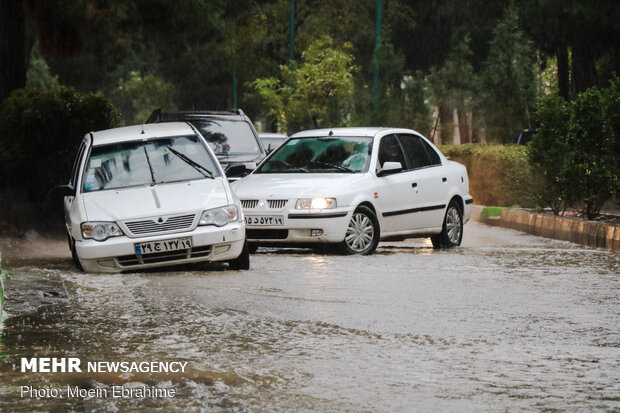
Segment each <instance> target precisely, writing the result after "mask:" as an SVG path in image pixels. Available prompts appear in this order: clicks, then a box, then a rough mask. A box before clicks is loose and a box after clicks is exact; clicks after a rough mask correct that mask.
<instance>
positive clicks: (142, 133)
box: [140, 123, 144, 135]
mask: <svg viewBox="0 0 620 413" xmlns="http://www.w3.org/2000/svg"><path fill="white" fill-rule="evenodd" d="M140 134H141V135H144V123H143V124H142V132H140Z"/></svg>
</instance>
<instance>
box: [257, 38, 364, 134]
mask: <svg viewBox="0 0 620 413" xmlns="http://www.w3.org/2000/svg"><path fill="white" fill-rule="evenodd" d="M350 48H351V45H350V44H347V43H345V44H344V45H343V47H342V48H336V47H335V45H334V41H333V39H332V38H331V37H329V36H327V35H325V36H322V37H321V38H319V39H318V40H316V41H315V42H313V43H312V44H310V46H309V47H308V49H306V50H305V51H304V52H303V53H302V56H301V62H300V64H299V66H298V67H297V68H296V69H295V70H294V71H293V72H289V71H288V68H287V67H286V66H282V67H281V77H280V78H279V79H278V78H267V79H257V80H256V81H254V83H253V86H254V88H255V89H256V91H257V93H258V94H259V95H260V96H261V97H262V98H263V101H264V103H265V104H266V105H267V107H268V108H269V114H270V115H272V116H274V117H275V118H276V119H277V120H278V122H279V123H280V128H281V129H282V130H285V129H287V128H294V129H297V128H301V127H303V126H306V125H309V124H311V125H312V126H313V127H315V128H318V127H319V126H321V125H322V124H323V123H324V120H325V117H326V116H327V114H328V111H329V109H330V108H332V110H333V108H334V107H336V108H338V107H339V106H342V105H346V103H348V100H349V98H350V96H351V94H352V92H353V72H354V71H355V66H354V65H353V56H352V55H351V54H350V53H348V52H347V49H350ZM336 110H338V109H336Z"/></svg>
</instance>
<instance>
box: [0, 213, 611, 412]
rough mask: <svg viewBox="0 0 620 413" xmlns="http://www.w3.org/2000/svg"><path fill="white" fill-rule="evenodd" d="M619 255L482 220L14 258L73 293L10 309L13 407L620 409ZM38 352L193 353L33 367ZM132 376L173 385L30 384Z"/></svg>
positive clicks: (2, 391) (4, 402)
mask: <svg viewBox="0 0 620 413" xmlns="http://www.w3.org/2000/svg"><path fill="white" fill-rule="evenodd" d="M619 257H620V256H619V255H618V254H617V253H613V252H609V251H603V250H596V249H586V248H582V247H580V246H577V245H575V244H570V243H566V242H560V241H552V240H548V239H544V238H538V237H533V236H529V235H525V234H523V233H519V232H516V231H511V230H505V229H500V228H491V227H486V226H484V225H481V224H478V223H474V222H471V223H469V224H467V226H466V227H465V239H464V244H463V246H462V247H459V248H456V249H453V250H447V251H434V250H432V248H431V247H430V244H429V243H428V242H427V241H425V240H412V241H408V242H402V243H388V244H382V245H381V247H380V249H379V250H378V253H377V254H375V255H373V256H370V257H343V256H332V255H316V254H312V253H311V252H309V251H305V250H259V253H258V254H256V255H254V256H252V269H251V270H250V271H247V272H235V271H223V270H221V269H218V268H214V269H213V270H212V271H200V270H196V269H183V270H175V271H173V272H157V273H140V274H123V275H93V274H81V273H77V272H75V271H74V270H73V269H72V266H71V263H70V262H69V260H68V259H67V258H55V259H52V258H46V259H44V260H38V261H37V260H34V261H33V260H24V261H19V260H16V261H13V262H12V263H11V268H9V269H10V270H11V271H12V272H13V273H16V274H17V273H19V272H20V271H21V272H31V273H36V272H43V273H56V274H60V275H62V277H63V279H64V281H65V286H66V288H67V290H68V292H69V296H70V303H69V304H67V305H65V306H56V307H52V308H49V307H48V308H46V309H43V310H41V311H40V312H39V313H38V314H33V315H29V316H18V317H12V318H9V319H8V320H6V322H5V327H4V330H3V331H2V334H3V335H2V343H0V357H2V358H3V363H2V365H1V367H0V368H1V370H0V374H1V375H2V379H1V381H0V396H1V397H0V410H1V411H36V410H45V411H49V410H73V411H91V410H110V411H115V410H116V411H126V410H138V409H142V408H144V409H149V410H155V411H157V410H159V411H209V412H211V411H215V412H217V411H224V412H228V411H233V412H246V411H247V412H253V411H256V412H272V411H330V412H341V411H346V412H349V411H355V412H358V411H359V412H375V411H385V412H410V411H428V410H449V411H457V410H458V411H506V410H522V409H526V410H605V411H607V410H618V409H620V329H619V326H620V305H619V302H620V301H619V287H620V278H619V276H618V274H619V272H620V271H619V267H620V259H619ZM35 356H37V357H46V356H47V357H79V358H80V359H81V360H82V364H83V365H84V364H85V363H86V362H87V361H128V362H133V361H136V362H137V361H183V362H187V367H186V370H185V372H184V373H168V374H166V373H97V372H82V373H55V374H54V373H47V374H46V373H22V372H21V371H20V364H19V363H20V358H21V357H35ZM122 383H125V385H126V386H128V387H139V386H142V385H146V386H149V387H150V386H155V387H158V388H164V389H175V391H176V395H175V397H174V398H112V397H86V398H82V397H80V398H45V397H43V398H39V399H36V398H30V397H24V398H22V397H21V395H20V386H24V385H28V386H33V387H35V388H46V387H49V388H66V386H68V385H69V386H78V387H79V388H83V389H88V388H90V389H110V388H111V386H113V385H115V384H122Z"/></svg>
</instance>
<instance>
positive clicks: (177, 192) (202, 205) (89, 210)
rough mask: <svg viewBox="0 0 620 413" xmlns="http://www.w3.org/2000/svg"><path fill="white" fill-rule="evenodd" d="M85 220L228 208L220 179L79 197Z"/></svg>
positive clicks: (106, 191)
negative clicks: (82, 205)
mask: <svg viewBox="0 0 620 413" xmlns="http://www.w3.org/2000/svg"><path fill="white" fill-rule="evenodd" d="M82 201H83V203H84V208H85V211H86V216H87V217H86V218H87V220H88V221H123V220H126V219H135V218H144V217H152V216H157V215H168V214H179V213H186V212H199V211H201V210H205V209H210V208H216V207H219V206H224V205H228V204H229V203H230V200H229V199H228V196H227V195H226V189H225V187H224V183H223V181H222V178H216V179H201V180H196V181H188V182H180V183H171V184H164V185H155V186H143V187H135V188H125V189H119V190H113V189H111V190H105V191H96V192H88V193H85V194H82Z"/></svg>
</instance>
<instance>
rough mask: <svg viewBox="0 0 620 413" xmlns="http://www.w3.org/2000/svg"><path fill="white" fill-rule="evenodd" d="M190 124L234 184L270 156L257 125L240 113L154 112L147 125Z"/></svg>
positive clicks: (237, 110)
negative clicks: (207, 145)
mask: <svg viewBox="0 0 620 413" xmlns="http://www.w3.org/2000/svg"><path fill="white" fill-rule="evenodd" d="M159 122H189V123H190V124H192V125H193V126H194V127H195V128H196V129H197V130H198V131H199V132H200V134H201V135H202V136H203V137H204V138H205V139H206V140H207V142H208V144H209V145H210V146H211V149H213V152H215V156H217V159H218V161H219V162H220V164H221V165H222V168H223V169H224V171H225V172H226V176H227V177H228V180H230V181H233V180H236V179H239V178H241V177H243V176H245V175H247V174H248V173H250V172H251V171H252V170H254V168H256V164H258V163H259V162H260V161H261V160H263V158H264V157H265V156H266V155H267V152H266V150H265V147H264V146H263V144H262V142H261V140H260V139H259V137H258V133H257V132H256V129H254V125H253V124H252V122H251V121H250V119H249V118H248V117H247V116H246V115H245V113H243V111H242V110H241V109H235V110H233V111H219V112H216V111H202V110H200V111H183V112H162V111H161V109H157V110H155V111H153V113H152V114H151V116H149V118H148V119H147V121H146V123H159Z"/></svg>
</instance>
